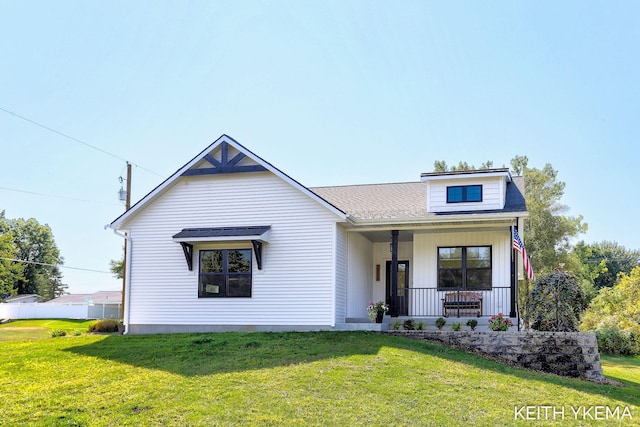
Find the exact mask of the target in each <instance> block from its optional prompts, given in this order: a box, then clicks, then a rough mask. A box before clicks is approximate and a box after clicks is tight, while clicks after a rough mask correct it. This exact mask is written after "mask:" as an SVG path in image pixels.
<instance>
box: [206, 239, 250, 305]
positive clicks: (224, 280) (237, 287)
mask: <svg viewBox="0 0 640 427" xmlns="http://www.w3.org/2000/svg"><path fill="white" fill-rule="evenodd" d="M250 296H251V249H215V250H203V251H200V279H199V286H198V297H199V298H209V297H214V298H215V297H250Z"/></svg>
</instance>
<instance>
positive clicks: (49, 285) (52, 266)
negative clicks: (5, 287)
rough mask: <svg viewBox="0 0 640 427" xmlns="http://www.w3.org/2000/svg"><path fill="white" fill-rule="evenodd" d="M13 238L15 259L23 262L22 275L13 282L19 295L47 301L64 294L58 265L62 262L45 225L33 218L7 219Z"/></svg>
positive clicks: (51, 235)
mask: <svg viewBox="0 0 640 427" xmlns="http://www.w3.org/2000/svg"><path fill="white" fill-rule="evenodd" d="M6 223H7V226H8V229H9V230H10V233H11V234H12V236H13V243H14V245H15V249H16V250H15V258H17V259H19V260H21V261H22V262H23V275H22V277H19V278H18V280H17V281H16V286H15V287H16V290H17V293H18V294H38V295H40V296H42V297H43V299H44V300H45V301H46V300H50V299H53V298H56V297H58V296H60V295H62V294H63V293H64V290H65V289H66V288H67V285H65V284H63V283H62V273H61V272H60V268H59V267H60V266H61V265H63V263H64V259H63V258H62V256H60V250H59V249H58V246H57V245H56V243H55V240H54V238H53V233H52V231H51V228H50V227H49V226H48V225H46V224H45V225H42V224H40V223H38V221H36V220H35V219H34V218H30V219H28V220H25V219H22V218H18V219H10V220H6Z"/></svg>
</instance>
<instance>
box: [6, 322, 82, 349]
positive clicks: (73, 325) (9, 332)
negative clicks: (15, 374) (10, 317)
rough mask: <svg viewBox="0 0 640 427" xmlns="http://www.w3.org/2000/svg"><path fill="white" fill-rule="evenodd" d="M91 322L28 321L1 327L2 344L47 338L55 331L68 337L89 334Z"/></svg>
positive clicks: (10, 323)
mask: <svg viewBox="0 0 640 427" xmlns="http://www.w3.org/2000/svg"><path fill="white" fill-rule="evenodd" d="M89 323H91V321H90V320H76V319H27V320H16V321H13V322H9V323H5V324H2V325H0V343H1V342H6V341H22V340H34V339H41V338H47V337H49V336H50V334H51V331H53V330H63V331H65V332H66V333H67V335H73V334H74V333H75V332H76V331H82V332H83V333H85V332H87V331H88V329H89Z"/></svg>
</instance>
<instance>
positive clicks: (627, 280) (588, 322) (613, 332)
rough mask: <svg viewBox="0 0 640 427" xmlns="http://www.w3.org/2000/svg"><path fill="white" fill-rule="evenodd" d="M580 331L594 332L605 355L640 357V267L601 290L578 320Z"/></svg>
mask: <svg viewBox="0 0 640 427" xmlns="http://www.w3.org/2000/svg"><path fill="white" fill-rule="evenodd" d="M580 330H581V331H594V332H595V333H596V337H598V346H599V347H600V350H601V351H603V352H605V353H612V354H640V267H636V268H634V269H633V270H632V271H631V273H630V274H629V275H621V276H620V277H619V279H618V283H617V284H616V285H615V286H614V287H613V288H602V289H600V291H599V292H598V295H597V296H596V297H595V298H594V299H593V300H592V301H591V304H590V305H589V307H588V308H587V310H586V311H585V313H584V316H583V317H582V323H581V324H580Z"/></svg>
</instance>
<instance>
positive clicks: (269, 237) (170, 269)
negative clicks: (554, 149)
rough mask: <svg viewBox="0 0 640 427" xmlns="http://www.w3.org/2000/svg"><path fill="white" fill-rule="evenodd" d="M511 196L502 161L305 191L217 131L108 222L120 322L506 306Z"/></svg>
mask: <svg viewBox="0 0 640 427" xmlns="http://www.w3.org/2000/svg"><path fill="white" fill-rule="evenodd" d="M523 193H524V181H523V179H522V178H521V177H512V176H511V174H510V173H509V170H508V169H491V170H482V171H472V172H455V173H450V172H448V173H427V174H422V176H421V179H420V180H419V181H415V182H407V183H390V184H373V185H349V186H338V187H321V188H307V187H305V186H304V185H302V184H300V183H299V182H297V181H296V180H294V179H293V178H291V177H289V176H288V175H286V174H285V173H283V172H282V171H280V170H279V169H277V168H276V167H275V166H273V165H272V164H271V163H268V162H267V161H265V160H263V159H262V158H260V157H258V156H257V155H255V154H254V153H252V152H251V151H249V150H248V149H247V148H245V147H244V146H242V145H241V144H239V143H238V142H236V141H235V140H233V139H232V138H230V137H229V136H226V135H222V136H221V137H220V138H218V139H217V140H216V141H215V142H214V143H213V144H211V145H210V146H209V147H207V148H206V149H205V150H204V151H202V152H201V153H200V154H198V155H197V156H196V157H194V158H193V159H192V160H191V161H190V162H188V163H187V164H186V165H184V166H182V167H181V168H180V169H178V170H177V172H175V173H174V174H173V175H172V176H170V177H169V178H168V179H167V180H166V181H164V182H163V183H161V184H160V185H159V186H158V187H156V188H155V189H154V190H153V191H151V192H150V193H149V194H147V195H146V196H145V197H143V198H142V199H141V200H140V201H139V202H138V203H136V204H135V205H134V206H133V207H132V208H131V209H130V210H128V211H127V212H126V213H124V214H123V215H121V216H120V217H119V218H117V219H116V220H115V221H113V222H112V223H111V224H110V227H111V228H112V229H113V230H114V231H115V232H116V234H119V235H121V236H124V237H125V238H126V239H127V248H128V256H127V263H126V278H125V282H126V287H125V289H126V292H125V309H124V322H125V326H126V328H127V333H155V332H186V331H224V330H308V329H338V328H341V327H344V325H346V324H348V323H350V322H364V321H367V322H368V321H369V320H368V318H367V312H366V307H367V305H368V303H369V302H370V301H378V300H386V301H387V302H388V303H389V304H390V305H391V312H390V313H389V314H390V315H391V316H398V317H401V318H402V317H405V316H408V317H412V318H421V317H424V318H429V317H439V316H442V315H448V316H459V315H461V312H460V311H458V309H462V314H464V315H469V312H468V311H469V310H471V312H472V313H473V315H480V316H491V315H494V314H497V313H499V312H503V313H505V314H508V315H510V316H512V317H515V316H516V303H515V301H516V293H515V288H516V283H517V274H516V272H517V271H518V270H519V269H518V268H517V262H516V257H515V254H514V251H513V249H512V232H513V228H514V227H518V226H520V225H521V223H522V219H523V218H525V217H526V216H527V211H526V206H525V201H524V195H523ZM394 272H395V274H394ZM469 291H473V292H472V293H471V292H469ZM456 295H457V296H456ZM460 295H472V296H473V297H474V298H472V299H473V300H474V301H475V300H478V299H481V301H482V303H481V304H479V305H476V304H475V303H469V299H464V298H460ZM463 300H464V303H462V301H463ZM445 301H446V302H447V304H448V305H447V304H445ZM468 303H469V304H470V305H469V304H468ZM451 304H453V305H451ZM465 304H467V305H465Z"/></svg>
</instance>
